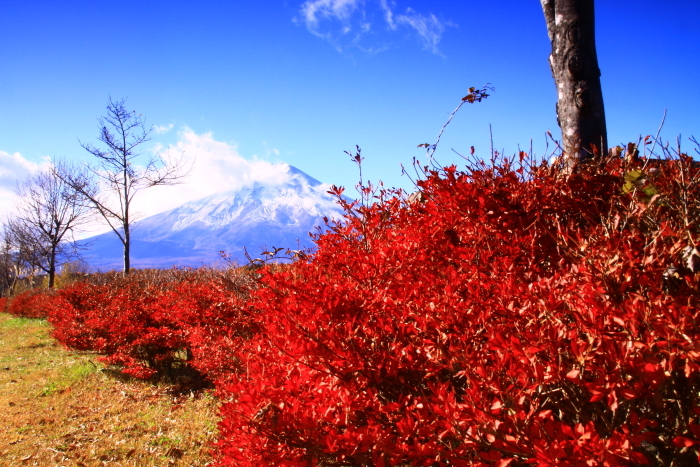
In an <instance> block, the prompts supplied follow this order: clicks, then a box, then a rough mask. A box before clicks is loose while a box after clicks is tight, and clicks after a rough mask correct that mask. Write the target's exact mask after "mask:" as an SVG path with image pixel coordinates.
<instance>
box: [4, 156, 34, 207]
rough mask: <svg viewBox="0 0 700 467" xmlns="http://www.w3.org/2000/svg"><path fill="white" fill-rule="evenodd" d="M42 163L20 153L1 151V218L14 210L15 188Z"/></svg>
mask: <svg viewBox="0 0 700 467" xmlns="http://www.w3.org/2000/svg"><path fill="white" fill-rule="evenodd" d="M41 166H42V164H37V163H35V162H32V161H30V160H27V159H25V158H24V156H22V155H21V154H20V153H18V152H15V153H13V154H10V153H7V152H5V151H0V220H2V219H4V218H5V217H6V216H7V215H8V214H10V213H11V212H12V208H13V205H14V204H15V199H14V198H15V188H16V187H17V184H18V183H22V182H23V181H24V180H25V179H26V178H27V177H28V176H29V175H30V174H32V173H35V172H37V171H38V170H39V169H40V168H41Z"/></svg>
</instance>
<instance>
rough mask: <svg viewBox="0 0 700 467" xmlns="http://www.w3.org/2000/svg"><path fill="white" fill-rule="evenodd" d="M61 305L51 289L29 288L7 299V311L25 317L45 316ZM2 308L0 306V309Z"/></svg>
mask: <svg viewBox="0 0 700 467" xmlns="http://www.w3.org/2000/svg"><path fill="white" fill-rule="evenodd" d="M4 300H7V299H4ZM62 305H63V304H62V303H61V302H60V300H56V294H55V292H54V291H53V290H47V289H31V290H27V291H26V292H22V293H21V294H19V295H17V296H16V297H13V298H12V300H10V301H9V305H8V306H7V312H8V313H10V314H11V315H15V316H23V317H25V318H46V317H48V315H49V313H51V312H52V311H53V310H54V309H56V308H57V307H59V308H60V307H61V306H62ZM2 308H3V307H0V310H1V309H2Z"/></svg>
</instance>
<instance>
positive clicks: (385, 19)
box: [294, 0, 454, 55]
mask: <svg viewBox="0 0 700 467" xmlns="http://www.w3.org/2000/svg"><path fill="white" fill-rule="evenodd" d="M294 21H295V22H296V23H299V24H303V25H304V26H305V27H306V29H307V30H308V31H309V32H310V33H312V34H314V35H316V36H318V37H321V38H323V39H325V40H327V41H328V42H329V43H331V44H332V45H333V46H334V47H335V48H336V49H337V50H338V51H343V50H345V49H348V48H352V47H356V48H359V49H361V50H363V51H365V52H370V53H377V52H380V51H382V50H386V49H387V48H388V47H389V46H388V45H387V44H386V43H384V42H382V41H385V39H383V38H380V37H379V34H381V33H382V32H389V33H393V34H399V33H402V32H403V33H406V32H408V33H410V34H412V35H415V36H416V37H417V38H418V41H419V42H420V43H421V45H422V46H423V49H425V50H428V51H429V52H431V53H434V54H437V55H440V49H439V48H438V45H439V43H440V40H441V39H442V35H443V33H444V32H445V28H446V27H447V26H454V25H453V24H452V23H450V22H445V21H442V20H440V19H439V18H438V17H437V16H435V15H434V14H432V13H429V14H423V13H419V12H417V11H415V10H414V9H412V8H410V7H409V8H406V9H405V10H404V11H403V13H401V12H398V9H397V7H396V3H395V2H394V1H391V0H306V1H305V2H304V3H303V4H302V5H301V7H300V8H299V16H297V17H295V18H294Z"/></svg>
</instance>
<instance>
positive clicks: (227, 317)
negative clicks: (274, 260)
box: [18, 156, 700, 467]
mask: <svg viewBox="0 0 700 467" xmlns="http://www.w3.org/2000/svg"><path fill="white" fill-rule="evenodd" d="M638 163H639V162H637V161H631V162H629V164H638ZM626 164H627V163H625V162H624V161H622V160H608V161H602V162H600V163H597V164H589V165H588V166H586V167H583V168H581V170H579V171H578V172H577V173H574V174H570V175H564V174H561V173H559V172H557V171H554V170H551V169H549V168H547V167H539V168H538V167H534V168H526V169H523V168H521V167H513V166H512V165H511V164H510V163H508V162H507V161H506V162H504V163H502V164H501V165H500V166H495V167H486V166H478V167H472V168H470V169H468V170H467V171H464V172H461V171H458V170H457V169H456V168H454V167H450V168H446V169H444V170H443V171H439V172H437V171H435V172H431V173H429V175H428V176H427V178H426V180H424V181H421V182H420V183H419V185H420V188H421V192H422V194H421V196H418V197H414V201H413V202H411V203H405V202H404V201H402V198H401V197H400V196H393V197H392V195H395V194H392V193H388V192H382V193H381V195H380V197H379V198H380V201H381V202H378V203H376V204H374V205H371V206H368V207H364V206H362V207H358V206H357V205H350V204H347V202H344V201H343V200H342V198H341V197H340V195H341V193H342V190H341V189H334V193H335V194H336V195H338V197H339V199H340V202H341V204H343V203H344V205H345V207H346V209H347V211H348V217H347V219H346V221H345V222H342V223H337V224H331V225H330V229H331V230H330V232H328V233H326V234H324V235H320V236H318V237H317V244H318V249H317V252H316V253H315V254H314V255H313V256H312V257H309V258H308V259H306V260H303V261H297V262H295V263H293V264H291V265H289V266H288V267H284V268H276V269H266V270H262V274H263V276H262V279H261V283H262V287H260V288H257V289H256V288H255V287H253V286H252V284H251V283H250V281H248V282H245V281H244V282H245V284H244V286H240V284H238V285H237V283H236V282H235V281H233V282H231V281H229V280H228V279H226V278H225V277H223V276H206V275H205V276H206V277H205V276H198V275H197V274H191V275H188V274H181V275H177V274H176V275H175V277H174V279H173V280H172V281H170V282H162V281H161V282H152V281H148V280H143V279H139V278H138V276H137V277H136V278H133V277H132V278H123V279H115V280H114V282H113V283H109V284H87V283H76V284H73V285H71V286H69V287H67V288H65V289H63V290H61V291H60V292H59V294H58V295H55V296H53V300H55V305H54V306H52V308H51V314H50V321H51V322H52V323H53V325H54V335H55V336H56V337H57V338H58V339H59V340H60V341H61V342H63V343H64V344H65V345H67V346H70V347H73V348H77V349H90V350H95V351H98V352H101V353H103V354H104V356H105V360H106V361H108V362H110V363H116V364H120V365H122V366H123V368H124V371H125V372H127V373H130V374H133V375H135V376H139V377H148V376H150V375H152V374H154V373H162V374H167V373H169V372H171V371H173V369H175V368H180V367H183V366H184V367H187V368H191V369H194V370H196V371H198V372H200V374H201V375H203V376H204V377H206V378H209V379H210V380H213V381H215V382H216V383H217V385H218V388H219V395H220V396H221V397H222V399H223V400H224V401H225V403H224V405H223V406H222V410H221V415H222V421H221V424H220V431H221V438H220V441H219V443H218V445H217V448H218V461H217V462H218V464H219V465H222V466H223V465H235V466H267V465H280V466H282V465H284V466H341V465H343V466H387V465H400V466H407V465H436V466H437V465H445V466H447V465H456V466H497V467H505V466H511V467H514V466H525V465H537V466H554V465H556V466H578V465H608V466H616V465H643V464H652V465H653V464H655V463H660V464H662V465H671V463H672V462H675V464H674V465H698V454H697V452H698V449H699V448H700V406H699V403H698V399H699V398H700V371H699V370H700V366H699V364H700V344H699V342H700V335H699V334H700V321H699V320H700V317H699V316H698V300H699V297H700V290H698V279H699V277H698V273H697V270H696V266H697V265H700V254H697V249H696V247H695V245H697V243H698V241H699V240H700V239H699V238H698V236H699V235H700V226H699V225H698V222H699V221H700V216H698V215H697V213H698V212H700V196H698V195H699V194H700V193H698V192H699V191H700V182H699V180H700V175H699V174H698V168H697V166H695V165H693V164H691V163H690V161H689V160H688V159H687V158H685V157H684V156H682V157H681V158H680V160H677V161H670V162H666V163H663V164H657V167H654V171H652V170H649V167H641V166H639V167H637V166H630V165H629V164H627V165H626ZM363 193H365V195H368V194H369V190H367V189H365V190H363ZM699 268H700V266H699ZM253 289H255V290H253ZM251 290H253V291H252V292H251ZM18 298H19V297H18ZM58 304H60V306H59V305H58Z"/></svg>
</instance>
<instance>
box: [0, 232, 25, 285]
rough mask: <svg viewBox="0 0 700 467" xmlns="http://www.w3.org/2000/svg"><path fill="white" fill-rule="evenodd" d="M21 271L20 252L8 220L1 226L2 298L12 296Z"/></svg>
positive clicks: (0, 267)
mask: <svg viewBox="0 0 700 467" xmlns="http://www.w3.org/2000/svg"><path fill="white" fill-rule="evenodd" d="M19 269H20V261H19V251H18V248H17V245H16V244H15V241H14V236H13V232H12V225H11V221H10V220H9V219H8V220H5V221H3V223H2V225H1V226H0V296H3V297H6V296H9V295H12V292H13V291H14V288H15V284H16V283H17V279H18V278H19V275H20V274H19Z"/></svg>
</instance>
